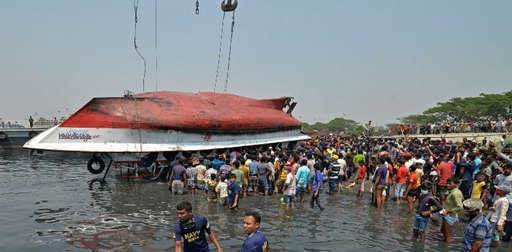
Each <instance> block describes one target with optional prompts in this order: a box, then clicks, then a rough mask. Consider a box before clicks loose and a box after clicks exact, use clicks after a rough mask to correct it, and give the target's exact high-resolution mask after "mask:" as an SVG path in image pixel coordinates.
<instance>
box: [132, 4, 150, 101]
mask: <svg viewBox="0 0 512 252" xmlns="http://www.w3.org/2000/svg"><path fill="white" fill-rule="evenodd" d="M138 11H139V0H133V12H134V15H135V16H134V30H135V31H134V34H133V47H134V49H135V52H137V55H139V57H140V58H141V59H142V61H143V62H144V75H143V76H142V92H144V91H145V89H146V72H147V63H146V59H145V58H144V56H142V53H141V52H140V51H139V47H138V46H137V23H138V22H139V15H138Z"/></svg>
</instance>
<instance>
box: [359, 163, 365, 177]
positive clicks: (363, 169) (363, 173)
mask: <svg viewBox="0 0 512 252" xmlns="http://www.w3.org/2000/svg"><path fill="white" fill-rule="evenodd" d="M365 174H366V166H364V165H361V167H360V168H359V173H357V179H363V178H364V175H365Z"/></svg>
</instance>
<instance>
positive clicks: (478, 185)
mask: <svg viewBox="0 0 512 252" xmlns="http://www.w3.org/2000/svg"><path fill="white" fill-rule="evenodd" d="M484 186H485V181H482V182H478V181H476V180H475V181H473V191H472V192H471V198H472V199H480V197H482V192H483V191H484Z"/></svg>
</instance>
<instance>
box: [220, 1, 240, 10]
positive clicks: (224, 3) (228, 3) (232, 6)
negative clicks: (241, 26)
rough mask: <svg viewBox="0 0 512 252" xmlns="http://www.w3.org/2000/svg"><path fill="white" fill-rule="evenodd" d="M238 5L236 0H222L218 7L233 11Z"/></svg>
mask: <svg viewBox="0 0 512 252" xmlns="http://www.w3.org/2000/svg"><path fill="white" fill-rule="evenodd" d="M237 6H238V0H223V1H222V3H221V4H220V8H221V9H222V11H224V12H230V11H234V10H235V9H236V7H237Z"/></svg>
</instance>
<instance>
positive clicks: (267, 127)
mask: <svg viewBox="0 0 512 252" xmlns="http://www.w3.org/2000/svg"><path fill="white" fill-rule="evenodd" d="M289 101H290V98H289V97H282V98H276V99H264V100H258V99H252V98H248V97H242V96H237V95H233V94H215V93H196V94H192V93H183V92H168V91H160V92H153V93H143V94H137V95H134V96H128V97H108V98H93V99H92V100H91V101H90V102H89V103H87V104H86V105H85V106H84V107H82V108H81V109H80V110H78V111H77V112H76V113H75V114H73V115H72V116H71V117H70V118H68V119H67V120H66V121H64V122H63V123H62V124H60V125H58V126H55V127H53V128H51V129H48V130H46V131H44V132H43V133H41V134H39V135H38V136H36V137H34V138H32V139H31V140H30V141H28V142H27V143H26V144H25V145H24V146H23V147H24V148H28V149H38V150H51V151H74V152H118V153H121V152H132V153H133V152H136V153H142V152H167V151H194V150H208V149H220V148H233V147H242V146H253V145H262V144H271V143H280V142H291V141H301V140H306V139H309V136H307V135H305V134H303V133H302V132H301V125H300V122H299V121H298V120H297V119H295V118H293V117H292V116H291V115H290V114H289V113H286V112H284V111H283V109H284V108H285V107H286V106H289V105H290V103H289Z"/></svg>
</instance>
